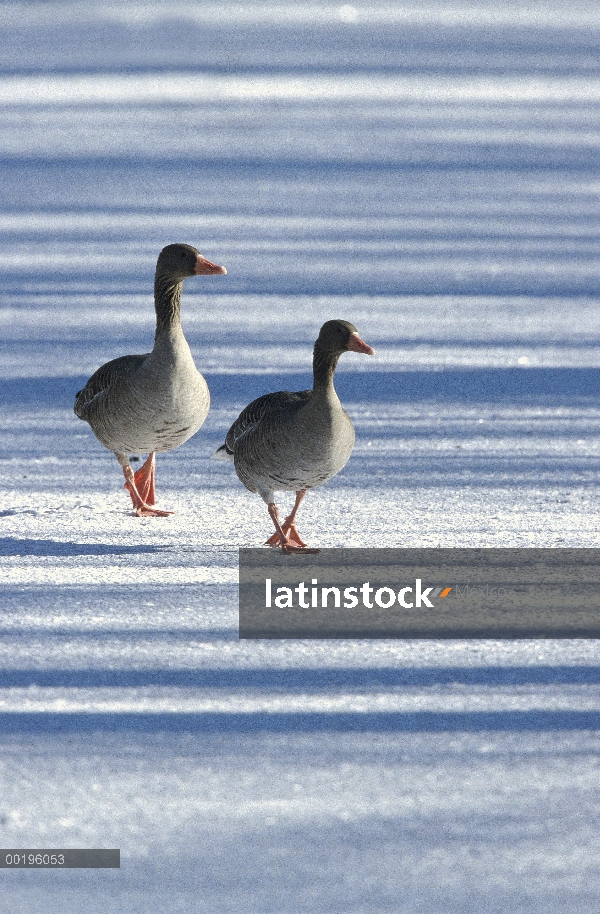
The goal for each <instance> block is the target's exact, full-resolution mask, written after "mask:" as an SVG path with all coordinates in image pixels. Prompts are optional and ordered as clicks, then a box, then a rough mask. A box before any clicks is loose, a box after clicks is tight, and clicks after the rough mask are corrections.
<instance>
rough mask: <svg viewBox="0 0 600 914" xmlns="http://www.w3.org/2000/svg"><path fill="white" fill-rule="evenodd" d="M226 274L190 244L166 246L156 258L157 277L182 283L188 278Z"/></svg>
mask: <svg viewBox="0 0 600 914" xmlns="http://www.w3.org/2000/svg"><path fill="white" fill-rule="evenodd" d="M217 273H221V274H222V273H227V270H226V269H225V267H220V266H219V265H218V264H216V263H211V261H210V260H207V259H206V257H203V256H202V254H201V253H200V251H197V250H196V248H194V247H192V245H191V244H168V245H167V247H166V248H163V249H162V251H161V252H160V254H159V256H158V262H157V264H156V275H157V277H159V276H160V277H161V278H165V279H169V280H171V281H173V280H174V281H175V282H183V280H184V279H186V277H188V276H210V275H214V274H217Z"/></svg>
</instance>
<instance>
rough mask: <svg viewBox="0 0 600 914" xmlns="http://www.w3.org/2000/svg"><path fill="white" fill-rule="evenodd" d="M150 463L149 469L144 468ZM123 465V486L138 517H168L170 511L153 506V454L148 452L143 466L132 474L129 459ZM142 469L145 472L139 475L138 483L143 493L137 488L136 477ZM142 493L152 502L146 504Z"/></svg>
mask: <svg viewBox="0 0 600 914" xmlns="http://www.w3.org/2000/svg"><path fill="white" fill-rule="evenodd" d="M148 464H150V467H149V469H146V467H147V465H148ZM121 465H122V467H123V475H124V476H125V480H126V482H125V488H126V489H127V490H128V492H129V494H130V495H131V501H132V502H133V507H134V508H135V513H136V514H137V516H138V517H168V516H169V515H170V514H173V512H172V511H161V510H160V509H159V508H154V507H153V504H154V454H150V457H148V460H147V461H146V463H145V464H144V466H143V467H140V469H139V470H138V471H137V473H135V474H134V472H133V470H132V469H131V466H130V465H129V461H127V463H126V464H121ZM142 470H145V472H144V473H143V474H142V475H141V476H140V477H139V479H140V485H141V486H142V492H143V493H144V494H143V495H142V494H141V493H140V492H139V490H138V488H137V482H136V477H137V476H138V473H142ZM144 495H148V496H149V497H150V498H151V499H152V502H151V503H150V504H148V502H147V501H146V500H145V498H144Z"/></svg>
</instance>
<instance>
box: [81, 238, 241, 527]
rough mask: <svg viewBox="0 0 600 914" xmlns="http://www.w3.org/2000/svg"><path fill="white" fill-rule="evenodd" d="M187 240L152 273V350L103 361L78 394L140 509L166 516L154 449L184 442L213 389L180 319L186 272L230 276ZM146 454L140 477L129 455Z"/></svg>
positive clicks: (147, 514) (202, 417)
mask: <svg viewBox="0 0 600 914" xmlns="http://www.w3.org/2000/svg"><path fill="white" fill-rule="evenodd" d="M226 272H227V270H226V269H225V267H220V266H217V264H215V263H211V262H210V260H206V259H205V258H204V257H202V255H201V254H200V253H199V252H198V251H197V250H196V248H194V247H192V246H191V245H189V244H170V245H168V246H167V247H166V248H163V250H162V251H161V252H160V255H159V257H158V262H157V264H156V274H155V278H154V305H155V309H156V335H155V337H154V348H153V349H152V352H149V353H146V354H145V355H124V356H121V357H120V358H118V359H113V360H112V361H110V362H107V363H106V364H105V365H102V367H101V368H99V369H98V371H96V372H95V373H94V374H93V375H92V377H91V378H90V379H89V381H88V382H87V384H86V385H85V387H84V388H83V389H82V390H80V391H79V392H78V393H77V394H76V397H75V407H74V409H75V414H76V415H77V416H79V418H80V419H84V420H85V421H86V422H89V424H90V425H91V427H92V431H93V432H94V434H95V435H96V437H97V438H98V440H99V441H100V442H101V443H102V444H103V445H104V447H107V448H108V449H109V450H110V451H112V452H113V454H114V455H115V457H116V458H117V460H118V461H119V463H120V464H121V466H122V468H123V474H124V476H125V480H126V482H125V488H126V489H128V491H129V494H130V495H131V500H132V502H133V507H134V509H135V513H136V514H137V515H138V516H139V517H166V516H167V515H169V514H172V512H171V511H161V510H159V509H158V508H155V507H154V498H155V493H154V477H155V456H154V455H155V453H156V452H157V451H158V452H160V451H170V450H172V449H173V448H176V447H179V445H180V444H183V442H184V441H187V439H188V438H191V437H192V435H194V434H195V433H196V432H197V431H198V429H199V428H200V426H201V425H202V423H203V422H204V420H205V419H206V415H207V413H208V408H209V405H210V394H209V392H208V387H207V385H206V381H205V380H204V378H203V377H202V375H201V374H200V372H199V371H198V369H197V368H196V366H195V365H194V360H193V358H192V354H191V352H190V347H189V346H188V344H187V341H186V339H185V337H184V335H183V330H182V329H181V322H180V306H181V291H182V287H183V280H184V279H185V278H186V277H188V276H197V275H211V274H214V273H226ZM135 453H144V454H145V453H148V454H149V456H148V459H147V460H146V462H145V463H144V465H143V466H142V467H140V469H139V470H138V471H137V472H136V473H135V474H134V472H133V470H132V468H131V465H130V463H129V455H130V454H135Z"/></svg>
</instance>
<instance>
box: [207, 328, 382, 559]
mask: <svg viewBox="0 0 600 914" xmlns="http://www.w3.org/2000/svg"><path fill="white" fill-rule="evenodd" d="M343 352H362V353H364V354H365V355H374V353H375V350H374V349H372V348H371V346H368V345H367V344H366V343H365V342H363V340H361V338H360V336H359V335H358V331H357V329H356V327H355V326H354V324H350V323H348V321H342V320H331V321H327V323H325V324H323V326H322V327H321V330H320V333H319V336H318V338H317V341H316V343H315V346H314V352H313V388H312V390H302V391H299V392H297V393H291V392H289V391H278V392H277V393H272V394H266V395H265V396H263V397H259V398H258V399H257V400H253V401H252V403H250V404H249V405H248V406H247V407H246V408H245V409H244V410H243V411H242V412H241V413H240V415H239V416H238V418H237V419H236V420H235V422H234V423H233V425H232V426H231V428H230V429H229V431H228V432H227V436H226V438H225V444H223V445H221V447H220V448H219V449H218V450H217V451H216V452H215V454H213V457H215V458H217V459H223V460H232V461H233V463H234V465H235V471H236V473H237V475H238V478H239V480H240V482H242V483H243V484H244V485H245V486H246V488H247V489H249V490H250V492H255V493H258V494H259V495H260V496H261V498H262V499H263V501H264V502H265V503H266V505H267V508H268V511H269V515H270V517H271V520H272V521H273V524H274V525H275V533H274V534H273V536H272V537H270V539H268V540H267V542H266V544H265V545H268V546H276V547H281V549H282V550H283V551H284V552H301V551H303V550H307V546H306V543H305V542H303V540H302V539H301V538H300V535H299V533H298V530H297V527H296V514H297V512H298V508H299V507H300V503H301V502H302V499H303V498H304V496H305V495H306V493H307V491H308V489H314V488H315V487H316V486H320V485H321V484H322V483H324V482H326V481H327V480H328V479H331V478H332V476H335V475H336V473H339V471H340V470H341V469H342V467H344V466H345V465H346V463H347V462H348V460H349V458H350V454H351V453H352V448H353V447H354V426H353V425H352V422H351V420H350V417H349V416H348V414H347V413H346V411H345V410H344V409H343V407H342V404H341V403H340V401H339V398H338V395H337V393H336V392H335V388H334V386H333V375H334V372H335V368H336V365H337V362H338V359H339V357H340V356H341V354H342V353H343ZM281 490H283V491H293V492H295V493H296V501H295V504H294V507H293V509H292V512H291V514H290V515H289V516H288V517H286V519H285V520H284V522H283V524H282V523H280V520H279V510H278V508H277V505H276V504H275V491H281ZM307 551H315V550H307ZM316 551H318V550H316Z"/></svg>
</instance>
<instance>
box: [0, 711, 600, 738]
mask: <svg viewBox="0 0 600 914" xmlns="http://www.w3.org/2000/svg"><path fill="white" fill-rule="evenodd" d="M558 730H566V731H572V730H600V711H499V712H494V711H492V712H488V711H485V712H484V711H474V712H465V713H462V712H457V713H455V712H440V711H416V712H409V713H403V712H392V713H385V712H384V713H368V714H360V713H341V714H328V713H323V712H310V713H306V714H302V713H296V712H293V713H292V712H290V713H287V712H286V713H265V712H260V713H255V714H248V713H244V714H238V713H233V714H226V713H222V712H215V713H203V714H200V713H199V714H175V713H168V714H137V713H127V714H102V713H90V714H85V713H73V714H65V713H61V714H57V713H43V712H38V713H16V714H6V713H3V714H0V734H11V733H27V734H30V735H31V734H35V733H39V734H44V733H64V734H74V733H91V732H94V731H101V732H114V733H139V732H147V733H155V732H161V731H168V732H171V733H177V732H183V731H187V732H196V733H198V732H202V733H319V732H329V733H331V732H335V733H339V732H345V733H364V732H395V733H401V732H425V733H448V732H461V731H462V732H479V731H495V732H525V731H530V732H531V731H533V732H545V731H558Z"/></svg>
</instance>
